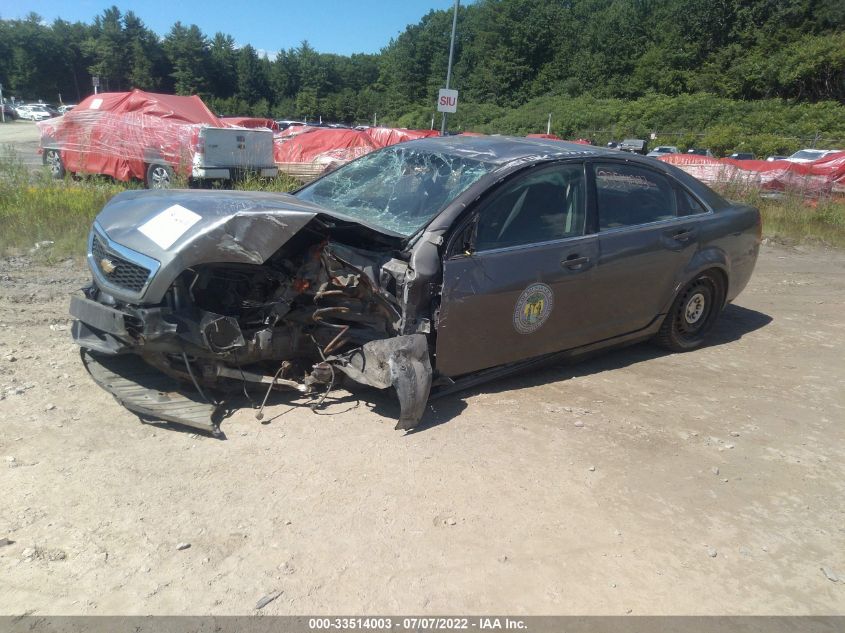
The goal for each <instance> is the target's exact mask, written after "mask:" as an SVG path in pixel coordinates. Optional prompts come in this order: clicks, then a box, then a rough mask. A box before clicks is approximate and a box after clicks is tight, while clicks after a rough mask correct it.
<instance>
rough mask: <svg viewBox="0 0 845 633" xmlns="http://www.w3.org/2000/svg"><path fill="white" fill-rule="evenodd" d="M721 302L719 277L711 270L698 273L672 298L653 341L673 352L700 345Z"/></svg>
mask: <svg viewBox="0 0 845 633" xmlns="http://www.w3.org/2000/svg"><path fill="white" fill-rule="evenodd" d="M724 303H725V290H724V287H723V283H722V280H721V279H720V278H718V277H717V276H716V275H714V274H712V273H704V274H702V275H699V276H698V277H696V278H695V279H694V280H693V281H691V282H690V283H688V284H687V285H686V286H685V287H684V288H683V289H682V290H681V292H680V293H679V294H678V296H677V297H676V298H675V302H674V303H673V304H672V308H671V309H670V310H669V313H668V314H667V315H666V319H665V320H664V321H663V325H661V326H660V331H659V332H658V333H657V336H656V337H655V341H656V342H657V343H658V344H660V345H662V346H663V347H666V348H668V349H670V350H672V351H673V352H686V351H689V350H693V349H696V348H698V347H701V345H702V343H704V339H705V338H706V337H707V335H708V334H709V333H710V331H711V330H712V329H713V326H714V325H715V324H716V319H718V318H719V313H720V312H721V310H722V306H723V305H724Z"/></svg>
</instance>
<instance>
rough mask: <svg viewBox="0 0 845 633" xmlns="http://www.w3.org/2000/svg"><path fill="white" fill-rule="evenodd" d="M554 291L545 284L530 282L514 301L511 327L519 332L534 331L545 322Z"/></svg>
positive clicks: (549, 311) (549, 312)
mask: <svg viewBox="0 0 845 633" xmlns="http://www.w3.org/2000/svg"><path fill="white" fill-rule="evenodd" d="M554 302H555V301H554V292H552V289H551V288H549V287H548V286H547V285H546V284H531V285H530V286H528V287H527V288H526V289H525V290H523V291H522V294H521V295H519V300H517V302H516V308H515V309H514V311H513V327H514V329H515V330H516V331H517V332H519V333H520V334H531V333H533V332H536V331H537V330H538V329H539V328H540V326H542V325H543V323H545V322H546V321H547V320H548V318H549V315H550V314H551V313H552V308H553V307H554Z"/></svg>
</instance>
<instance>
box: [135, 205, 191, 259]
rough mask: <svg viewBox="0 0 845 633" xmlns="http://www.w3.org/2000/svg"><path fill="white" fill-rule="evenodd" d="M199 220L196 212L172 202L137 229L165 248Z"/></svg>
mask: <svg viewBox="0 0 845 633" xmlns="http://www.w3.org/2000/svg"><path fill="white" fill-rule="evenodd" d="M199 220H200V216H199V215H198V214H196V213H194V212H193V211H191V210H190V209H186V208H185V207H183V206H182V205H180V204H174V205H173V206H172V207H168V208H167V209H165V210H164V211H162V212H161V213H159V214H158V215H156V216H155V217H154V218H153V219H152V220H149V221H148V222H146V223H144V224H142V225H141V226H140V227H138V230H139V231H140V232H141V233H143V234H144V235H146V236H147V237H148V238H150V239H151V240H152V241H153V242H155V243H156V244H158V245H159V246H160V247H161V248H163V249H165V250H166V249H168V248H170V247H171V246H173V243H174V242H175V241H176V240H178V239H179V238H180V237H182V236H183V235H184V234H185V231H187V230H188V229H189V228H191V227H192V226H193V225H194V224H196V223H197V222H199Z"/></svg>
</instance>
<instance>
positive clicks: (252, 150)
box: [38, 90, 278, 189]
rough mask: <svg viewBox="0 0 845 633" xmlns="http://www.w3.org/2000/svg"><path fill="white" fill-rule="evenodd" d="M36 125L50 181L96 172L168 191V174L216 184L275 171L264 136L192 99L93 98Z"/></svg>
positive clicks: (269, 138)
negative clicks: (229, 122)
mask: <svg viewBox="0 0 845 633" xmlns="http://www.w3.org/2000/svg"><path fill="white" fill-rule="evenodd" d="M38 125H39V126H40V128H41V145H40V150H41V153H42V156H43V161H44V164H45V165H47V166H49V168H50V171H51V173H52V174H53V176H54V177H56V178H61V177H63V176H64V174H65V173H66V172H70V173H85V174H102V175H106V176H111V177H112V178H115V179H117V180H122V181H129V180H138V181H141V182H143V183H144V184H145V185H146V186H147V187H149V188H151V189H167V188H170V187H171V185H172V183H173V180H174V176H182V177H184V178H185V179H186V180H187V181H192V182H207V181H218V182H219V181H228V180H232V179H235V178H239V177H241V176H242V175H243V174H256V175H258V176H262V177H271V176H275V175H276V174H277V173H278V168H277V167H276V165H275V163H274V162H273V132H272V131H271V130H268V129H247V128H236V127H231V126H227V125H226V124H225V123H224V122H223V121H221V120H220V119H219V118H217V117H216V116H214V114H212V113H211V111H210V110H209V109H208V108H207V107H206V106H205V104H204V103H203V102H202V100H201V99H200V98H199V97H196V96H194V97H182V96H175V95H164V94H155V93H149V92H143V91H140V90H133V91H132V92H106V93H100V94H97V95H92V96H90V97H88V98H87V99H85V100H84V101H82V103H80V104H79V105H78V106H76V107H75V108H74V109H73V110H71V111H70V112H68V113H67V114H65V115H64V116H62V117H60V118H58V119H56V120H54V121H47V122H42V123H39V124H38Z"/></svg>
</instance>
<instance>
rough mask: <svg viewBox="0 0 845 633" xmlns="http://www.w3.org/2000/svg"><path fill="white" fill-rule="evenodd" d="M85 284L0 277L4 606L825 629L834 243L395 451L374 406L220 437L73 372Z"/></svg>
mask: <svg viewBox="0 0 845 633" xmlns="http://www.w3.org/2000/svg"><path fill="white" fill-rule="evenodd" d="M85 279H86V273H85V271H84V269H83V268H82V266H81V264H79V263H77V262H72V261H68V262H65V263H64V264H60V265H57V266H54V267H50V268H46V267H43V266H37V265H34V264H32V263H31V262H30V261H29V260H27V259H25V258H17V259H7V260H2V261H0V425H2V430H0V460H2V461H0V491H2V492H0V499H2V502H0V539H4V538H5V539H8V540H9V541H11V543H8V542H5V541H3V540H0V569H2V573H0V613H2V614H19V613H23V612H34V613H50V614H107V613H114V614H117V613H132V614H148V613H152V614H164V613H168V614H205V613H213V614H229V613H252V612H254V607H255V605H256V603H257V602H258V600H259V599H261V598H262V597H263V596H266V595H268V594H273V593H276V592H281V594H280V595H279V597H278V598H277V599H276V600H275V601H273V602H271V603H270V604H269V605H267V606H266V607H264V609H263V611H262V613H278V614H287V613H308V614H311V613H361V612H369V613H394V614H395V613H461V612H465V613H484V612H495V613H527V614H541V613H542V614H564V613H591V614H596V613H602V614H625V613H632V614H644V613H650V614H667V613H675V614H692V613H695V614H716V613H733V614H752V613H753V614H775V613H783V614H785V613H789V614H804V613H814V614H834V613H836V614H842V613H845V504H843V498H845V427H843V421H845V354H844V353H843V352H845V350H844V349H843V347H845V346H844V345H843V341H845V316H843V315H844V314H845V310H843V308H845V253H842V252H836V251H822V250H810V249H794V248H786V247H783V246H765V247H763V251H762V254H761V260H760V262H759V264H758V270H757V272H756V274H755V277H754V278H753V279H752V282H751V284H750V286H749V287H748V289H747V290H746V292H745V293H744V294H743V295H742V296H741V297H740V299H739V301H738V303H737V305H735V306H731V307H729V308H728V309H727V311H726V312H725V314H724V315H723V318H722V320H721V321H720V324H719V326H718V331H717V332H716V335H715V337H714V339H713V344H712V345H711V346H709V347H707V348H705V349H703V350H700V351H697V352H693V353H689V354H684V355H670V354H666V353H664V352H662V351H660V350H659V349H656V348H654V347H651V346H649V345H640V346H636V347H632V348H629V349H626V350H620V351H617V352H612V353H610V354H606V355H604V356H602V357H600V358H596V359H594V360H591V361H588V362H586V363H582V364H580V365H574V366H569V367H560V368H553V369H549V370H546V371H543V372H537V373H534V374H532V375H527V376H523V377H519V378H512V379H508V380H502V381H499V382H496V383H493V384H490V385H487V386H486V387H484V388H479V389H477V390H475V391H472V392H470V393H467V394H464V395H463V396H462V397H453V398H450V399H447V400H445V401H441V402H437V403H436V406H434V407H432V408H431V410H430V411H429V412H428V417H427V421H426V425H425V426H424V427H423V428H422V429H420V430H418V431H417V432H414V433H410V434H403V433H402V432H397V431H394V430H393V424H394V421H393V419H391V417H390V416H391V415H392V414H393V413H394V412H395V409H393V408H392V404H391V402H390V400H389V399H384V398H375V399H374V398H373V396H372V394H371V393H367V394H363V395H362V396H361V399H359V398H358V397H356V396H352V395H350V394H345V393H339V394H336V398H334V399H332V400H330V404H329V406H327V407H326V408H325V410H323V411H321V412H319V414H314V413H312V412H311V411H310V410H309V409H308V408H307V407H303V406H291V405H290V404H289V403H287V401H286V400H285V399H281V400H279V401H278V402H277V403H276V404H275V405H274V406H273V407H272V408H271V410H270V415H268V418H269V423H268V424H261V423H259V422H257V421H256V420H255V419H254V418H253V416H252V412H251V411H249V410H242V411H240V412H238V413H236V414H235V415H234V416H233V417H231V418H230V419H228V420H226V421H225V422H224V423H223V429H224V431H225V433H226V435H227V437H228V439H226V440H225V441H221V440H215V439H212V438H210V437H206V436H203V435H196V434H193V433H192V432H190V431H187V432H184V431H177V430H172V429H168V428H160V427H155V426H149V425H144V424H141V423H140V422H139V421H138V419H137V418H136V417H135V416H133V415H132V414H130V413H129V412H127V411H125V410H124V409H122V408H121V407H119V406H118V405H117V404H116V403H115V402H114V401H113V400H112V398H111V397H110V396H109V395H108V394H107V393H106V392H104V391H101V390H100V389H99V388H97V387H96V386H95V385H94V384H93V383H92V381H91V380H90V379H89V378H88V377H87V376H86V374H85V372H84V370H83V368H82V365H81V364H80V362H79V359H78V354H77V349H76V348H75V347H74V345H73V344H72V343H71V342H70V340H69V334H68V331H67V328H68V318H67V314H66V313H67V303H68V297H67V295H68V293H69V292H70V291H72V290H73V289H74V288H76V287H79V286H80V285H82V283H83V282H84V281H85ZM265 421H266V420H265ZM180 544H190V547H188V548H185V549H179V546H180ZM836 579H838V580H836Z"/></svg>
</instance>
